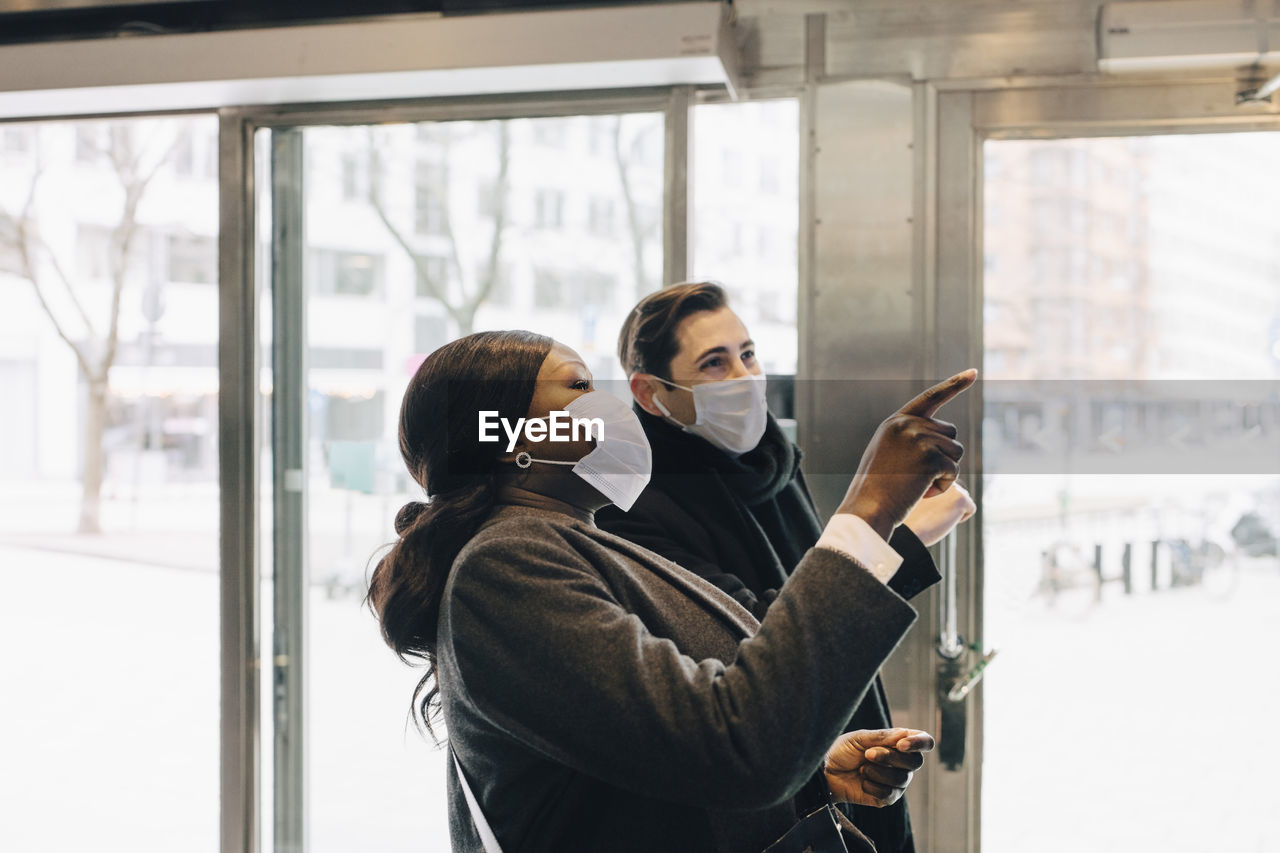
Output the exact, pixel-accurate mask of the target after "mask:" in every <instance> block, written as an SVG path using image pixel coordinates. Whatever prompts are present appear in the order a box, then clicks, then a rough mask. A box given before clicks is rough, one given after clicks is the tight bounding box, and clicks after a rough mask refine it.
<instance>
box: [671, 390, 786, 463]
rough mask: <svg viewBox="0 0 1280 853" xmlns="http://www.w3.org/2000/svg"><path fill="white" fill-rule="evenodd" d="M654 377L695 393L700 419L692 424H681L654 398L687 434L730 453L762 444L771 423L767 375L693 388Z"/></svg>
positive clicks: (741, 451) (694, 407) (694, 406)
mask: <svg viewBox="0 0 1280 853" xmlns="http://www.w3.org/2000/svg"><path fill="white" fill-rule="evenodd" d="M654 378H655V379H657V380H658V381H659V382H666V383H667V384H668V385H670V386H672V387H674V388H683V389H684V390H685V391H692V392H693V411H694V412H695V415H696V420H695V421H694V422H693V423H691V424H682V423H680V422H679V421H677V420H676V419H675V418H673V417H672V416H671V412H670V411H669V410H668V409H667V407H666V406H664V405H662V401H661V400H659V399H658V398H657V396H656V395H655V396H654V398H653V403H654V405H655V406H657V407H658V410H659V411H661V412H662V414H664V415H666V416H667V419H668V420H670V421H672V422H673V423H675V424H677V425H678V426H679V427H680V428H681V429H683V430H684V431H685V432H691V433H693V434H694V435H697V436H701V437H702V438H705V439H706V440H707V441H709V442H711V443H712V444H714V445H715V446H716V447H718V448H720V449H721V450H723V451H725V452H727V453H735V454H743V453H746V452H747V451H748V450H754V449H755V446H756V445H757V444H759V443H760V437H761V436H763V435H764V428H765V426H766V424H767V423H768V420H769V407H768V404H767V403H766V402H765V397H764V387H765V386H764V374H763V373H753V374H750V375H749V376H744V377H742V378H740V379H721V380H719V381H716V382H703V383H702V384H701V385H694V386H693V387H692V388H687V387H685V386H684V385H676V383H674V382H669V381H668V380H666V379H663V378H662V377H661V376H655V377H654Z"/></svg>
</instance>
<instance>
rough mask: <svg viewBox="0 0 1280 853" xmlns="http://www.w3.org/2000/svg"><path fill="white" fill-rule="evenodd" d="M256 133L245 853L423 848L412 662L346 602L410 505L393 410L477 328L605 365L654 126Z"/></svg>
mask: <svg viewBox="0 0 1280 853" xmlns="http://www.w3.org/2000/svg"><path fill="white" fill-rule="evenodd" d="M259 134H260V135H261V136H268V137H270V139H269V141H268V142H266V143H264V145H263V150H264V151H267V152H269V153H268V154H266V155H265V156H266V157H267V159H268V160H269V169H268V170H267V171H268V172H269V177H268V179H267V180H266V181H265V183H264V185H263V186H262V187H261V188H260V193H262V198H263V203H262V205H261V206H260V210H261V213H262V218H263V219H264V220H265V222H264V225H263V229H262V230H263V232H264V233H267V234H269V248H267V247H264V254H265V255H268V256H269V257H270V259H271V260H270V263H269V265H268V266H269V269H267V270H264V274H265V275H267V276H269V278H270V281H271V283H272V286H273V288H274V289H275V295H274V298H273V300H272V303H273V308H272V314H273V319H272V326H273V330H274V352H275V359H274V388H273V396H274V398H275V400H274V403H273V411H274V418H273V420H274V424H275V431H274V435H275V438H274V441H273V447H274V453H275V455H276V462H275V464H274V468H275V472H276V475H275V489H274V491H275V495H276V500H275V516H274V523H275V530H274V540H275V542H276V546H275V552H274V589H273V590H272V591H271V592H270V593H264V595H270V596H271V598H273V599H274V606H273V607H271V608H270V610H271V611H272V613H273V616H272V625H271V626H270V628H269V630H268V631H267V632H266V634H267V635H269V636H271V637H272V655H273V658H274V660H275V662H276V665H275V667H274V673H273V680H272V683H271V685H270V686H269V687H268V690H267V696H268V703H269V704H270V706H271V707H270V708H269V709H267V711H266V713H267V723H268V725H267V727H266V729H265V730H266V731H271V732H272V735H271V736H270V737H264V738H263V744H264V747H266V748H267V750H269V752H270V755H269V756H265V761H264V763H265V764H267V766H269V767H271V768H272V775H273V777H274V785H266V786H264V787H266V788H267V789H268V790H269V791H270V790H272V789H273V790H274V793H272V794H270V796H269V799H270V802H267V803H264V810H265V813H266V815H268V816H269V817H267V818H266V819H265V820H264V824H265V825H266V826H270V827H273V829H270V830H267V831H266V834H268V835H271V836H273V838H274V840H273V842H272V843H271V844H270V845H269V846H268V849H275V850H309V851H316V852H317V853H319V851H347V850H353V849H378V850H386V851H394V850H405V851H410V850H421V849H424V845H425V847H427V848H431V849H436V848H443V847H445V846H447V844H448V825H447V819H446V809H445V806H446V795H445V786H444V783H445V771H444V761H445V756H446V755H447V753H446V752H444V751H443V750H440V749H437V748H436V747H435V745H434V744H433V743H432V742H431V741H430V738H429V737H427V736H426V735H424V734H421V733H419V732H418V731H417V730H416V729H415V728H414V726H413V724H412V723H411V722H410V718H409V710H410V697H411V695H412V693H413V688H414V685H415V684H416V682H417V680H418V679H419V678H420V677H421V672H420V670H417V669H410V668H408V667H406V666H404V665H403V664H401V663H399V662H398V661H397V660H396V659H395V657H394V655H393V654H392V653H391V651H390V650H389V649H388V648H387V647H386V646H385V645H383V643H382V641H381V637H380V635H379V631H378V626H377V623H376V620H375V619H374V617H373V615H372V614H371V612H370V611H369V609H368V608H367V606H366V605H365V602H364V595H365V590H366V584H367V578H368V574H369V572H370V570H371V569H372V566H373V565H374V564H375V563H376V560H377V558H378V556H380V550H381V548H382V546H384V545H386V544H387V543H389V542H391V541H392V539H393V538H394V532H393V528H392V522H393V520H394V518H395V514H396V511H397V510H398V509H399V508H400V507H401V506H402V505H403V504H405V503H406V502H408V501H410V500H421V499H422V497H423V495H422V491H421V489H420V487H418V486H417V484H416V483H414V482H412V481H411V480H410V479H409V477H408V475H407V474H406V472H405V470H404V465H403V463H402V461H401V459H400V455H399V449H398V439H397V427H398V418H399V407H400V399H401V396H402V395H403V392H404V388H405V386H406V384H407V382H408V380H409V378H410V377H411V376H412V374H413V373H414V371H415V370H416V369H417V367H418V365H419V364H420V363H421V361H422V359H423V358H424V357H425V356H426V355H427V354H428V353H430V352H432V351H433V350H435V349H436V348H437V347H439V346H441V345H442V344H444V343H446V342H448V341H450V340H453V339H454V338H457V337H459V336H461V335H464V334H467V333H470V332H473V331H480V330H485V329H503V328H527V329H531V330H536V331H540V332H544V333H547V334H552V335H555V336H556V337H557V338H560V339H562V340H565V341H567V342H569V343H571V344H572V345H573V346H574V347H575V348H576V349H577V350H578V351H579V352H580V353H581V354H582V355H583V357H584V358H585V359H586V360H587V363H588V364H589V366H590V368H591V370H592V371H593V373H594V374H595V375H596V376H597V377H599V378H602V379H609V378H616V377H617V376H619V375H620V371H621V368H620V366H619V365H618V364H617V359H616V356H615V354H614V351H615V340H616V334H617V330H618V328H620V326H621V324H622V320H623V318H624V316H625V314H626V312H627V311H628V310H629V309H630V307H631V306H632V305H633V304H634V303H635V301H636V300H637V299H638V298H639V296H640V295H642V294H644V293H646V292H648V291H650V290H653V289H656V288H657V287H658V286H659V285H660V283H661V275H662V269H663V245H662V233H663V228H662V216H663V197H664V196H663V192H664V144H665V142H664V116H663V113H662V112H661V111H660V110H659V111H641V112H619V113H606V114H592V115H550V116H534V117H521V118H485V119H479V120H469V119H463V118H445V119H444V120H429V121H404V122H398V123H393V124H382V123H379V124H347V125H308V126H302V127H289V128H278V129H270V130H262V131H259ZM265 600H271V599H270V598H264V601H265ZM267 609H268V608H267V607H266V606H265V604H264V611H266V610H267ZM264 752H265V750H264Z"/></svg>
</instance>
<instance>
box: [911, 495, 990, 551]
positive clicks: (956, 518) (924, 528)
mask: <svg viewBox="0 0 1280 853" xmlns="http://www.w3.org/2000/svg"><path fill="white" fill-rule="evenodd" d="M977 511H978V505H977V504H975V503H974V502H973V498H971V497H970V496H969V492H968V490H966V489H965V487H964V486H962V485H960V484H959V483H953V484H952V485H951V488H949V489H947V490H946V491H945V492H943V493H942V494H940V495H934V496H933V497H931V498H924V499H923V500H921V501H920V502H919V503H918V504H916V505H915V506H914V507H913V508H912V509H911V512H909V513H907V518H906V521H904V522H902V523H903V524H905V525H906V526H907V527H910V528H911V532H912V533H914V534H915V535H916V537H917V538H918V539H919V540H920V541H921V542H923V543H924V544H926V545H934V544H937V543H938V542H941V541H942V540H943V539H944V538H945V537H946V535H947V534H948V533H950V532H951V531H952V530H953V529H955V526H956V525H957V524H959V523H960V522H962V521H968V520H969V519H970V518H971V517H972V516H973V514H974V513H975V512H977Z"/></svg>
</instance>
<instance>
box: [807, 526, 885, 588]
mask: <svg viewBox="0 0 1280 853" xmlns="http://www.w3.org/2000/svg"><path fill="white" fill-rule="evenodd" d="M816 547H818V548H830V549H831V550H832V551H839V552H840V553H841V554H844V555H845V556H846V557H848V558H850V559H851V560H854V561H855V562H857V563H860V564H862V565H863V566H865V567H866V568H867V569H868V570H869V571H870V572H871V574H873V575H875V576H876V578H878V579H879V580H880V582H881V583H888V582H889V579H890V578H892V577H893V575H894V573H895V572H897V571H898V567H899V566H901V565H902V555H901V554H899V553H898V552H897V551H895V550H893V548H892V547H890V545H889V543H888V542H886V541H884V540H883V539H881V538H880V534H879V533H876V532H875V531H874V530H872V529H871V525H870V524H867V522H866V521H864V520H863V519H861V518H860V517H858V516H856V515H853V514H852V513H847V512H837V513H836V514H835V515H833V516H831V520H830V521H828V522H827V528H826V530H823V531H822V535H821V536H819V537H818V543H817V546H816Z"/></svg>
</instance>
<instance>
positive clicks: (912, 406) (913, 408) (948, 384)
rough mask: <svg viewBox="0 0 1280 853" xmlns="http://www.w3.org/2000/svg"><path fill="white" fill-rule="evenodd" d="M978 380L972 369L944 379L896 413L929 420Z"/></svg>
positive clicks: (974, 370)
mask: <svg viewBox="0 0 1280 853" xmlns="http://www.w3.org/2000/svg"><path fill="white" fill-rule="evenodd" d="M977 379H978V371H977V370H976V369H974V368H972V367H971V368H969V369H968V370H964V371H961V372H960V373H957V374H956V375H955V376H952V377H951V378H950V379H944V380H942V381H941V382H939V383H938V384H937V385H934V386H933V387H932V388H930V389H929V390H927V391H925V392H924V393H922V394H921V395H920V396H918V397H916V398H915V399H914V400H912V401H911V402H909V403H907V404H906V405H905V406H903V407H902V408H901V409H898V412H899V413H901V414H904V415H916V416H918V417H922V418H931V417H933V416H934V414H935V413H936V412H937V411H938V409H941V408H942V406H943V405H944V404H945V403H947V402H948V401H949V400H950V399H951V398H952V397H955V396H956V395H957V394H959V393H960V392H961V391H963V390H965V389H966V388H968V387H969V386H970V385H972V384H973V383H974V382H976V381H977Z"/></svg>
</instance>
